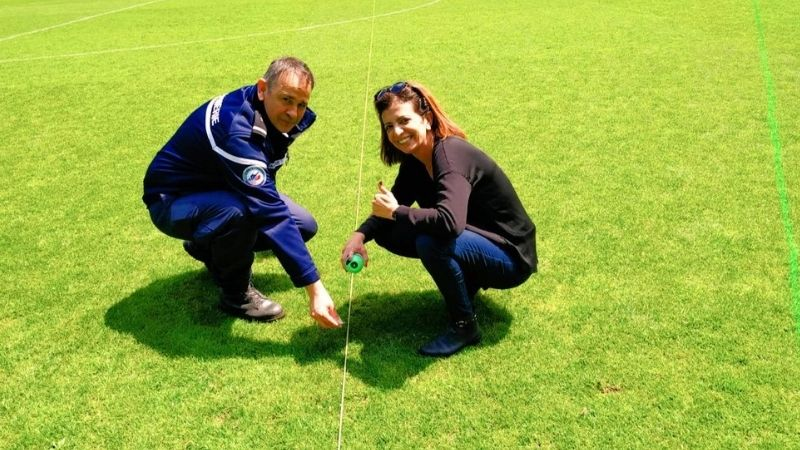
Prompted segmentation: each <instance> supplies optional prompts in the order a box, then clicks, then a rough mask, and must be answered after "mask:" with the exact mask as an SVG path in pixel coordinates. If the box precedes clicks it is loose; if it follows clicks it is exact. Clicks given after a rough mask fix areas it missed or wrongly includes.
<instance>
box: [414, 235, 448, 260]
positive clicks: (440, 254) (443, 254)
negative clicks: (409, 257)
mask: <svg viewBox="0 0 800 450" xmlns="http://www.w3.org/2000/svg"><path fill="white" fill-rule="evenodd" d="M414 244H415V246H416V249H417V255H419V257H420V259H422V260H423V261H425V260H432V259H442V258H448V257H450V256H451V253H452V252H451V248H452V244H453V240H451V239H439V238H435V237H433V236H431V235H428V234H421V235H419V236H417V238H416V240H415V241H414Z"/></svg>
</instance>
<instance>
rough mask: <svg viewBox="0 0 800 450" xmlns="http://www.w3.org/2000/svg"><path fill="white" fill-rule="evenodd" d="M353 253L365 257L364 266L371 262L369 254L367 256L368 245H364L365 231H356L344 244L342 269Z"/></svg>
mask: <svg viewBox="0 0 800 450" xmlns="http://www.w3.org/2000/svg"><path fill="white" fill-rule="evenodd" d="M353 253H358V254H359V255H361V257H362V258H363V259H364V267H366V266H367V265H368V264H369V256H367V247H366V246H364V233H360V232H358V231H356V232H354V233H353V234H352V235H351V236H350V239H348V240H347V242H346V243H345V244H344V248H343V249H342V259H341V263H342V269H344V265H345V263H346V262H347V260H348V259H349V258H350V257H351V256H353Z"/></svg>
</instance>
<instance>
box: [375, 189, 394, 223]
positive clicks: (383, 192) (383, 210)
mask: <svg viewBox="0 0 800 450" xmlns="http://www.w3.org/2000/svg"><path fill="white" fill-rule="evenodd" d="M398 206H400V205H398V204H397V199H395V198H394V194H392V191H390V190H389V189H386V186H384V185H383V181H379V182H378V192H377V193H376V194H375V197H373V199H372V214H373V215H375V216H378V217H382V218H384V219H394V217H392V213H394V210H395V209H397V207H398Z"/></svg>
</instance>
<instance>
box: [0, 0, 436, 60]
mask: <svg viewBox="0 0 800 450" xmlns="http://www.w3.org/2000/svg"><path fill="white" fill-rule="evenodd" d="M157 1H163V0H157ZM440 1H441V0H433V1H430V2H428V3H425V4H422V5H417V6H413V7H411V8H405V9H399V10H397V11H390V12H386V13H382V14H373V15H371V16H365V17H357V18H355V19H346V20H339V21H336V22H328V23H320V24H316V25H307V26H304V27H299V28H292V29H288V30H276V31H263V32H259V33H249V34H241V35H237V36H227V37H220V38H213V39H198V40H194V41H181V42H171V43H168V44H154V45H142V46H138V47H123V48H111V49H106V50H94V51H90V52H78V53H64V54H60V55H45V56H28V57H23V58H10V59H0V64H9V63H14V62H25V61H37V60H49V59H61V58H78V57H82V56H95V55H106V54H110V53H122V52H135V51H142V50H156V49H162V48H168V47H180V46H187V45H195V44H209V43H216V42H224V41H233V40H238V39H249V38H253V37H262V36H270V35H273V34H283V33H292V32H299V31H309V30H316V29H319V28H327V27H334V26H338V25H347V24H350V23H355V22H364V21H367V20H374V19H379V18H383V17H389V16H395V15H398V14H405V13H408V12H411V11H415V10H417V9H422V8H426V7H428V6H431V5H435V4H436V3H439V2H440Z"/></svg>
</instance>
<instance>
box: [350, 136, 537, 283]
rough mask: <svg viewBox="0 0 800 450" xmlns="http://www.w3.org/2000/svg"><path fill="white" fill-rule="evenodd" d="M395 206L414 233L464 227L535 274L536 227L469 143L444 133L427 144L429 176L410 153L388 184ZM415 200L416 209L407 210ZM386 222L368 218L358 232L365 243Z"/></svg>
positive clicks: (451, 232) (444, 233) (455, 231)
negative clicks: (429, 146)
mask: <svg viewBox="0 0 800 450" xmlns="http://www.w3.org/2000/svg"><path fill="white" fill-rule="evenodd" d="M392 194H394V196H395V198H396V199H397V202H398V203H399V204H400V206H399V207H398V208H397V210H396V211H395V219H396V220H398V221H408V222H410V223H411V225H412V227H413V228H414V229H415V230H417V231H418V232H420V233H424V234H429V235H432V236H439V237H444V238H448V237H451V238H455V237H456V236H458V235H459V234H461V232H462V231H464V230H465V229H467V230H470V231H473V232H475V233H478V234H480V235H482V236H484V237H486V238H487V239H489V240H491V241H493V242H495V243H497V244H500V245H501V246H503V247H505V248H507V249H509V250H511V251H512V252H513V253H514V254H516V255H517V256H518V258H519V260H520V262H521V263H523V264H524V265H525V266H527V268H528V269H529V270H530V271H531V272H536V266H537V263H538V260H537V257H536V226H535V225H534V223H533V221H532V220H531V219H530V217H529V216H528V213H527V212H526V211H525V208H524V207H523V206H522V202H521V201H520V199H519V196H517V192H516V191H515V190H514V187H513V186H512V185H511V181H509V179H508V177H507V176H506V174H505V173H503V170H502V169H500V166H498V165H497V163H495V162H494V161H493V160H492V159H491V158H490V157H489V156H488V155H486V154H485V153H484V152H483V151H481V150H480V149H478V148H476V147H475V146H473V145H472V144H470V143H469V142H467V141H465V140H463V139H461V138H458V137H448V138H445V139H442V140H439V141H437V142H436V143H435V144H434V147H433V179H431V177H429V176H428V172H427V171H426V170H425V165H424V164H422V162H420V161H419V160H417V159H416V158H414V157H411V156H409V157H407V158H406V159H404V160H403V162H401V163H400V170H399V172H398V173H397V178H395V180H394V186H392ZM414 202H417V205H418V206H419V208H411V205H412V204H414ZM382 226H391V222H390V221H387V220H385V219H381V218H379V217H376V216H370V217H369V218H368V219H367V220H365V221H364V223H362V224H361V226H360V227H359V228H358V231H360V232H361V233H364V236H365V237H366V239H365V240H366V241H369V240H371V239H372V238H373V235H374V233H375V230H376V229H377V228H378V227H382Z"/></svg>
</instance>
